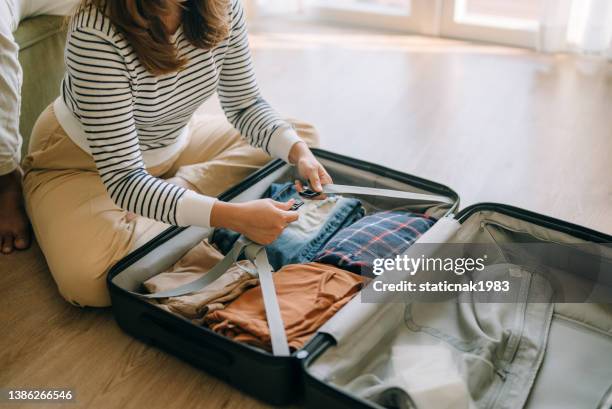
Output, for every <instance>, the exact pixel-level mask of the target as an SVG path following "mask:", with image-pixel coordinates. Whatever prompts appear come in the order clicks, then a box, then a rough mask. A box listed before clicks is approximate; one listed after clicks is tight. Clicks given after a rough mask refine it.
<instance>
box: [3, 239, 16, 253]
mask: <svg viewBox="0 0 612 409" xmlns="http://www.w3.org/2000/svg"><path fill="white" fill-rule="evenodd" d="M2 252H3V253H4V254H9V253H12V252H13V235H12V234H5V235H4V236H2Z"/></svg>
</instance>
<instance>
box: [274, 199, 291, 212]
mask: <svg viewBox="0 0 612 409" xmlns="http://www.w3.org/2000/svg"><path fill="white" fill-rule="evenodd" d="M294 203H295V199H289V201H287V202H277V201H275V200H273V201H272V205H274V207H276V208H277V209H281V210H289V209H291V206H293V204H294Z"/></svg>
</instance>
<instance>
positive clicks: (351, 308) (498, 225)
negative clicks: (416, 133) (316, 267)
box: [108, 149, 612, 409]
mask: <svg viewBox="0 0 612 409" xmlns="http://www.w3.org/2000/svg"><path fill="white" fill-rule="evenodd" d="M313 152H314V153H315V155H316V156H317V157H318V159H319V160H320V161H321V163H322V164H323V165H324V166H325V167H326V169H327V170H328V172H329V173H330V174H331V176H332V178H333V179H334V182H335V183H339V184H347V185H357V186H369V187H378V188H388V189H397V190H403V191H411V192H416V193H429V194H436V195H440V196H444V197H446V198H448V199H450V201H451V202H452V204H448V205H439V204H438V205H436V206H432V205H431V204H427V203H421V204H419V203H415V204H414V205H413V206H414V210H416V211H421V212H423V211H424V210H427V209H428V211H429V213H430V214H432V215H433V216H434V217H435V218H436V219H438V221H437V222H436V224H435V225H434V227H432V228H431V229H430V231H431V233H432V234H440V232H441V234H442V236H443V237H447V238H449V237H453V238H456V237H461V239H462V240H467V241H469V240H471V239H472V238H475V239H478V240H489V238H490V240H492V243H495V242H496V241H498V240H502V241H504V240H506V241H513V240H517V241H525V240H526V238H527V239H529V240H533V241H542V242H546V241H552V242H555V243H590V244H594V245H595V246H598V247H601V249H600V250H601V252H602V254H605V255H607V256H609V255H610V253H612V248H611V247H610V245H609V243H612V236H609V235H605V234H603V233H599V232H596V231H593V230H590V229H587V228H584V227H580V226H577V225H573V224H570V223H567V222H564V221H560V220H556V219H553V218H550V217H546V216H543V215H539V214H535V213H532V212H528V211H525V210H521V209H517V208H514V207H511V206H507V205H503V204H492V203H483V204H477V205H473V206H470V207H468V208H466V209H463V210H462V211H460V212H459V213H457V209H458V206H459V197H458V196H457V194H456V193H455V192H454V191H453V190H451V189H450V188H448V187H445V186H442V185H440V184H437V183H434V182H431V181H428V180H425V179H422V178H418V177H415V176H411V175H408V174H405V173H401V172H397V171H394V170H391V169H388V168H385V167H382V166H378V165H375V164H371V163H367V162H364V161H360V160H356V159H353V158H348V157H345V156H341V155H338V154H335V153H331V152H328V151H324V150H320V149H313ZM294 177H295V169H294V168H293V167H292V166H290V165H287V164H285V163H284V162H282V161H280V160H275V161H273V162H271V163H269V164H268V165H267V166H265V167H264V168H262V169H261V170H259V171H257V172H255V173H254V174H252V175H250V176H249V177H247V178H246V179H244V180H243V181H242V182H241V183H239V184H238V185H236V186H234V187H233V188H231V189H229V190H228V191H226V192H225V193H223V194H222V195H221V196H220V199H221V200H226V201H246V200H252V199H256V198H259V197H261V196H262V195H263V193H264V191H265V190H266V189H267V187H268V186H269V185H270V184H271V183H273V182H277V181H280V182H286V181H290V180H294ZM368 201H369V204H370V206H372V207H373V208H374V209H379V210H386V209H390V208H394V207H396V206H397V202H396V201H394V199H389V198H369V199H368ZM424 206H427V209H425V208H424ZM429 233H430V232H427V233H425V235H423V236H422V237H423V238H424V237H426V236H427V235H428V234H429ZM209 235H210V230H209V229H203V228H198V227H188V228H180V227H170V228H168V229H167V230H166V231H164V232H163V233H162V234H160V235H159V236H157V237H156V238H154V239H153V240H151V241H150V242H149V243H147V244H146V245H145V246H143V247H141V248H139V249H137V250H136V251H134V252H132V253H131V254H129V255H128V256H127V257H125V258H124V259H122V260H121V261H120V262H118V263H117V264H116V265H115V266H114V267H113V268H112V269H111V271H110V272H109V274H108V287H109V291H110V295H111V300H112V308H113V313H114V316H115V318H116V320H117V322H118V324H119V326H120V327H121V328H122V329H123V330H124V331H126V332H127V333H129V334H131V335H133V336H135V337H137V338H139V339H141V340H143V341H144V342H147V343H150V344H152V345H155V346H158V347H160V348H163V349H165V350H167V351H168V352H170V353H172V354H174V355H176V356H179V357H181V358H182V359H184V360H186V361H187V362H189V363H191V364H193V365H196V366H198V367H201V368H203V369H204V370H206V371H207V372H209V373H211V374H212V375H214V376H216V377H218V378H220V379H222V380H224V381H226V382H228V383H229V384H230V385H232V386H234V387H236V388H239V389H240V390H242V391H244V392H246V393H248V394H250V395H252V396H255V397H257V398H259V399H261V400H263V401H265V402H268V403H270V404H274V405H284V404H288V403H292V402H296V401H302V402H303V403H305V405H306V406H308V407H313V408H315V407H317V408H321V407H323V408H381V407H383V406H380V405H379V404H377V403H375V402H374V401H373V400H367V399H365V398H364V397H363V396H360V395H359V394H356V393H354V392H352V389H347V388H346V387H344V386H343V383H342V382H336V381H335V379H340V378H347V376H348V377H350V376H359V375H360V371H362V369H363V368H365V367H368V366H369V367H372V365H371V364H369V363H368V362H366V361H367V359H370V360H371V361H377V362H383V361H385V360H387V359H388V357H389V356H391V355H390V354H389V351H388V350H385V348H390V346H389V345H390V344H389V342H390V341H389V339H391V338H393V337H392V336H389V335H388V334H393V333H394V331H396V330H397V329H398V328H405V325H401V324H402V320H405V319H406V311H407V308H408V306H407V305H404V304H401V303H388V304H364V303H361V302H360V299H359V296H358V297H355V298H354V299H353V300H352V301H350V302H349V304H347V305H346V306H345V307H344V308H342V309H341V310H340V312H339V313H338V314H336V316H334V317H332V319H330V320H329V321H328V322H327V323H326V324H324V325H323V327H321V328H320V330H319V331H318V332H317V334H315V335H314V336H313V337H312V338H311V340H310V341H309V342H308V343H307V344H306V345H305V346H304V347H303V348H302V349H301V350H298V351H295V352H293V353H292V354H291V356H287V357H282V356H273V355H272V354H271V353H268V352H266V351H264V350H260V349H258V348H255V347H252V346H249V345H246V344H242V343H238V342H235V341H233V340H231V339H229V338H226V337H224V336H221V335H219V334H217V333H215V332H213V331H211V330H210V329H208V328H206V327H203V326H197V325H194V324H192V323H191V322H190V321H188V320H186V319H183V318H181V317H179V316H176V315H173V314H171V313H168V312H166V311H164V310H162V309H160V308H158V307H156V306H155V305H152V304H151V303H149V302H148V301H146V300H144V299H142V298H141V297H138V296H135V295H134V294H133V293H132V292H133V291H138V290H139V288H140V287H141V285H142V283H143V282H144V281H145V280H147V279H148V278H150V277H152V276H154V275H156V274H158V273H160V272H162V271H165V270H166V269H168V268H169V267H170V266H172V265H173V264H174V263H175V262H176V261H177V260H179V259H180V258H181V257H182V255H183V254H185V253H186V252H187V251H188V250H189V249H191V248H192V247H193V246H194V245H196V244H197V243H198V242H200V241H201V240H203V239H205V238H207V237H208V236H209ZM440 237H441V236H440ZM449 240H450V239H449ZM608 259H610V258H608ZM609 266H610V264H607V265H606V268H607V267H609ZM607 273H608V275H607V277H606V275H605V274H603V275H600V276H598V277H599V278H597V279H598V280H603V282H602V283H600V284H601V285H603V286H608V287H612V270H607ZM577 276H578V277H577V278H576V279H577V280H586V279H592V277H590V278H583V277H579V276H580V273H577ZM534 305H539V304H534ZM522 311H523V313H526V314H528V313H530V312H529V311H527V312H525V310H522ZM347 317H348V318H347ZM381 317H385V318H384V319H381ZM349 321H351V323H349V324H347V322H349ZM385 325H386V326H385ZM546 325H547V326H548V327H547V331H546V336H545V337H544V338H542V339H541V341H542V345H543V347H544V348H545V350H543V351H540V353H539V355H538V358H537V359H535V360H534V359H532V360H531V361H535V362H536V363H537V365H536V366H535V367H534V368H535V369H533V370H532V371H531V372H530V373H531V376H530V377H529V376H528V378H530V379H523V380H522V381H520V380H517V378H521V377H520V376H517V374H518V373H520V372H517V373H512V368H510V369H511V370H510V371H507V370H505V371H504V370H498V368H493V370H492V371H491V373H490V377H491V382H489V384H488V385H486V386H484V387H483V390H484V391H485V392H486V393H485V392H483V394H482V396H480V397H478V399H474V401H472V399H471V397H470V398H469V399H468V400H469V402H468V403H467V404H466V405H467V406H466V407H470V408H471V407H479V408H480V407H487V408H489V407H491V408H493V407H495V408H506V407H508V408H514V407H526V408H568V409H569V408H572V409H579V408H596V407H601V408H604V407H605V408H608V407H609V405H610V402H611V401H612V304H602V303H599V304H586V303H584V304H563V305H559V306H557V305H553V306H551V307H550V311H549V315H548V318H547V324H546ZM524 326H525V327H526V325H524ZM520 330H521V329H519V332H520ZM398 331H399V330H398ZM360 334H361V336H360ZM385 334H387V335H385ZM430 335H431V334H430ZM502 338H503V339H504V343H505V344H509V345H511V348H512V351H511V354H513V356H517V354H518V356H520V354H521V353H523V352H525V357H524V359H527V360H529V351H524V348H526V347H525V345H526V344H527V343H528V342H526V341H525V340H522V341H524V342H519V341H517V340H515V339H514V338H513V337H512V334H510V335H509V336H508V337H502ZM527 346H528V345H527ZM522 348H523V349H522ZM345 351H347V352H350V353H347V354H344V352H345ZM464 352H465V351H464ZM468 352H469V351H468ZM506 352H507V351H506ZM385 354H386V355H385ZM355 355H357V357H356V358H355ZM349 358H350V359H349ZM366 358H367V359H366ZM334 359H338V360H339V361H338V362H340V361H342V364H341V365H340V364H339V366H342V368H341V369H338V368H335V367H334V365H335V363H334V362H335V361H334ZM364 360H366V361H364ZM532 366H533V365H532ZM336 372H337V373H336ZM340 372H341V374H340V375H338V373H340ZM469 386H470V388H473V387H474V386H473V385H469ZM477 388H478V386H476V389H477ZM470 390H471V389H470ZM472 397H473V396H472ZM387 406H388V407H393V402H391V403H389V405H387ZM397 407H410V406H401V405H399V404H398V405H397ZM414 407H417V406H416V405H415V406H414ZM418 407H419V408H421V409H422V407H421V406H418ZM430 407H433V408H434V409H437V407H436V406H430ZM439 407H442V406H439Z"/></svg>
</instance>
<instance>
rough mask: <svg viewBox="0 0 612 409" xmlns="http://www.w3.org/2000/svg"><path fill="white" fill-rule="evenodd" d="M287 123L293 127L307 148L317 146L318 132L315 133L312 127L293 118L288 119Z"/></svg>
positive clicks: (315, 130) (318, 141) (318, 140)
mask: <svg viewBox="0 0 612 409" xmlns="http://www.w3.org/2000/svg"><path fill="white" fill-rule="evenodd" d="M287 121H288V122H289V123H290V124H291V125H292V126H293V128H294V129H295V131H296V132H297V134H298V135H299V137H300V138H302V140H303V141H304V142H306V144H307V145H308V146H310V147H311V148H316V147H318V146H319V143H320V138H319V131H317V129H316V128H315V127H314V126H313V125H311V124H310V123H308V122H304V121H301V120H299V119H295V118H289V119H288V120H287Z"/></svg>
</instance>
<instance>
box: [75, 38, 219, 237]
mask: <svg viewBox="0 0 612 409" xmlns="http://www.w3.org/2000/svg"><path fill="white" fill-rule="evenodd" d="M65 58H66V67H67V72H68V80H69V84H70V86H71V88H72V92H68V91H67V90H64V99H65V101H66V102H67V103H68V104H71V105H72V106H73V110H74V112H75V113H76V114H77V116H78V117H79V120H80V122H81V124H82V126H83V128H84V130H85V134H86V137H87V142H88V146H89V149H90V151H91V154H92V156H93V159H94V161H95V163H96V167H97V169H98V173H99V174H100V178H101V179H102V183H104V186H105V187H106V190H107V191H108V193H109V195H110V197H111V198H112V199H113V201H114V202H115V204H116V205H117V206H119V207H120V208H122V209H125V210H128V211H130V212H133V213H136V214H139V215H142V216H145V217H148V218H151V219H155V220H159V221H162V222H165V223H170V224H175V225H191V224H195V225H198V226H203V227H206V226H209V225H210V212H211V209H212V206H213V204H214V202H215V200H216V199H214V198H212V197H207V196H203V195H199V194H197V193H195V192H188V191H187V190H186V189H184V188H182V187H179V186H176V185H173V184H170V183H168V182H166V181H164V180H162V179H159V178H156V177H153V176H151V175H150V174H149V173H148V172H147V170H146V169H145V165H144V161H143V158H142V154H141V151H140V146H139V141H138V135H137V130H136V123H135V120H134V113H133V109H134V107H133V103H132V88H131V87H132V84H131V81H130V78H129V73H128V72H127V71H126V68H125V61H124V58H123V56H122V55H121V54H120V52H119V51H118V46H116V45H114V44H113V43H112V38H111V37H110V35H107V34H106V33H105V32H103V31H101V30H96V29H93V28H89V27H75V28H73V29H72V30H71V32H70V33H69V36H68V39H67V45H66V55H65ZM65 83H66V81H65ZM64 86H66V85H64ZM183 198H185V199H186V200H181V199H183ZM181 203H182V205H183V206H181ZM185 205H186V206H185Z"/></svg>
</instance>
